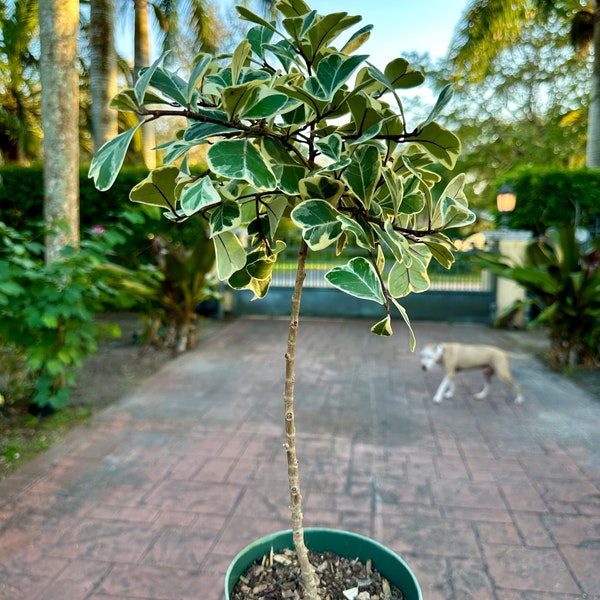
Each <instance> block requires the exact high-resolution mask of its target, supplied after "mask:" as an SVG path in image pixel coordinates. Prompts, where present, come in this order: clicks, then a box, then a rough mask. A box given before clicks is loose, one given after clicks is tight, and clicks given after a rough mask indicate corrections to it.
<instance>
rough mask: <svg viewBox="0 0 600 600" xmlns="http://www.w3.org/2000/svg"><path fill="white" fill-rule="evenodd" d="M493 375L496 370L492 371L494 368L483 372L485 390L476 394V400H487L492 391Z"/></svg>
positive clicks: (488, 368) (487, 368)
mask: <svg viewBox="0 0 600 600" xmlns="http://www.w3.org/2000/svg"><path fill="white" fill-rule="evenodd" d="M493 374H494V369H492V367H485V369H484V370H483V377H484V383H483V389H482V390H481V391H480V392H477V393H476V394H475V398H477V400H483V399H484V398H487V395H488V392H489V391H490V382H491V381H492V375H493Z"/></svg>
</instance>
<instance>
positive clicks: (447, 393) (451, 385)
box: [444, 379, 454, 398]
mask: <svg viewBox="0 0 600 600" xmlns="http://www.w3.org/2000/svg"><path fill="white" fill-rule="evenodd" d="M453 396H454V379H450V383H449V384H448V389H447V390H446V391H445V392H444V398H452V397H453Z"/></svg>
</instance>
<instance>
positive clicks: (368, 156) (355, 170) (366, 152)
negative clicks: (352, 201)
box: [343, 146, 381, 209]
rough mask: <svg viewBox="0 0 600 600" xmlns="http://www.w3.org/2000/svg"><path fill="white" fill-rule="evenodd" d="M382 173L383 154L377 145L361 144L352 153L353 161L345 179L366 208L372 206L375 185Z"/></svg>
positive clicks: (345, 174) (344, 175) (345, 173)
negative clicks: (381, 154)
mask: <svg viewBox="0 0 600 600" xmlns="http://www.w3.org/2000/svg"><path fill="white" fill-rule="evenodd" d="M380 175H381V156H380V154H379V150H378V149H377V148H375V146H361V147H360V148H357V149H356V151H355V152H354V154H353V155H352V162H351V163H350V165H349V166H348V168H347V169H346V170H345V171H344V174H343V179H344V181H345V182H346V183H347V184H348V187H349V188H350V189H351V190H352V192H353V193H354V194H355V195H356V196H357V197H358V199H359V200H360V202H361V203H362V204H363V206H364V207H365V208H367V209H368V208H369V207H370V206H371V200H372V199H373V194H374V193H375V187H376V186H377V183H378V182H379V176H380Z"/></svg>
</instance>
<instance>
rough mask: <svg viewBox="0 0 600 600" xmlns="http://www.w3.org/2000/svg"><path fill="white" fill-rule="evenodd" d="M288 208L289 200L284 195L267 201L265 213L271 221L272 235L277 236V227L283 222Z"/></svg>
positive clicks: (270, 229) (278, 195)
mask: <svg viewBox="0 0 600 600" xmlns="http://www.w3.org/2000/svg"><path fill="white" fill-rule="evenodd" d="M287 207H288V198H287V196H284V195H283V194H276V195H274V196H271V197H270V198H266V199H265V213H266V214H267V217H268V219H269V231H270V232H271V235H272V236H273V235H275V231H276V230H277V226H278V225H279V222H280V221H281V217H283V215H284V213H285V211H286V209H287Z"/></svg>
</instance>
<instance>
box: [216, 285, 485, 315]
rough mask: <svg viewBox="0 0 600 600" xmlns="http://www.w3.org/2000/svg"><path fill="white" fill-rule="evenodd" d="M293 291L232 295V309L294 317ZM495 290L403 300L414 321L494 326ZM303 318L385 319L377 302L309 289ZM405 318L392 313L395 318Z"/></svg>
mask: <svg viewBox="0 0 600 600" xmlns="http://www.w3.org/2000/svg"><path fill="white" fill-rule="evenodd" d="M291 296H292V290H291V288H281V287H271V288H270V289H269V293H268V294H267V295H266V297H265V298H262V299H261V300H254V301H252V300H251V298H252V293H251V292H248V291H246V290H243V291H238V292H231V297H230V299H229V303H228V309H229V311H231V312H232V313H233V314H236V315H272V316H284V315H289V314H290V300H291ZM494 298H495V296H494V290H492V291H490V292H459V291H452V292H448V291H435V290H429V291H427V292H424V293H423V294H411V295H410V296H408V297H407V298H403V299H401V300H400V304H401V305H402V306H404V308H406V310H407V311H408V315H409V317H410V318H411V319H414V320H427V321H468V322H475V323H491V322H492V321H493V318H494V316H495V312H494V311H495V300H494ZM302 315H303V316H318V317H345V318H363V317H364V318H369V319H374V320H378V319H382V318H383V317H385V310H384V308H383V307H382V306H381V305H379V304H377V303H376V302H369V301H367V300H359V299H358V298H354V297H353V296H349V295H348V294H344V293H343V292H341V291H339V290H337V289H335V288H305V289H304V291H303V293H302ZM395 316H397V317H398V318H401V317H400V315H399V314H398V311H397V310H396V309H395V308H394V309H393V310H392V317H395Z"/></svg>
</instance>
